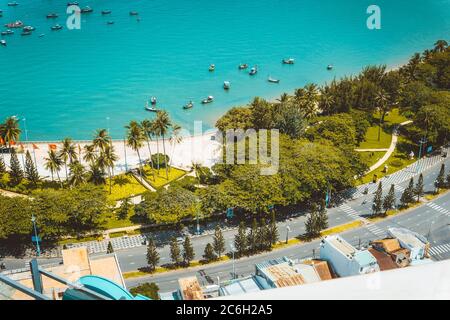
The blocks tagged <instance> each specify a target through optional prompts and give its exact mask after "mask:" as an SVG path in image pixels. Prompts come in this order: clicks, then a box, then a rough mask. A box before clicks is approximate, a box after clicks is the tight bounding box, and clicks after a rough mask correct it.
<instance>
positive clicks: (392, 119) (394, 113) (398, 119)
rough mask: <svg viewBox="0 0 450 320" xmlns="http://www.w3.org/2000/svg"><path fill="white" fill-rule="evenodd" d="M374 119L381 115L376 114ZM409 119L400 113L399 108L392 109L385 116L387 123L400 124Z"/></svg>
mask: <svg viewBox="0 0 450 320" xmlns="http://www.w3.org/2000/svg"><path fill="white" fill-rule="evenodd" d="M374 119H376V120H378V119H380V115H379V114H375V115H374ZM408 120H409V119H408V118H406V117H405V116H403V115H401V114H400V110H399V109H398V108H394V109H392V110H391V111H390V112H389V114H388V115H387V116H385V117H384V123H385V124H387V125H393V124H400V123H402V122H405V121H408Z"/></svg>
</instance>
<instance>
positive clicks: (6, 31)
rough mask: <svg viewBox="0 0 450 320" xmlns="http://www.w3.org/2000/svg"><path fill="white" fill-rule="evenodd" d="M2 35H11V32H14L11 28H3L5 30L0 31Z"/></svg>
mask: <svg viewBox="0 0 450 320" xmlns="http://www.w3.org/2000/svg"><path fill="white" fill-rule="evenodd" d="M1 34H2V36H9V35H12V34H14V31H12V30H9V29H8V30H5V31H2V33H1Z"/></svg>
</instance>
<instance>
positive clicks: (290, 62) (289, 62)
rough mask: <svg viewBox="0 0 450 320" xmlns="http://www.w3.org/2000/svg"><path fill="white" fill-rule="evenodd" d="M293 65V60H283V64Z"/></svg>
mask: <svg viewBox="0 0 450 320" xmlns="http://www.w3.org/2000/svg"><path fill="white" fill-rule="evenodd" d="M294 63H295V59H294V58H289V59H283V64H294Z"/></svg>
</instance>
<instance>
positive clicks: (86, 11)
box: [80, 6, 94, 13]
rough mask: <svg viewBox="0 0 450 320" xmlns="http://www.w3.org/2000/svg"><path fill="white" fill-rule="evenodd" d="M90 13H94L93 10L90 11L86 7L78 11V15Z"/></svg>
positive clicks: (89, 8)
mask: <svg viewBox="0 0 450 320" xmlns="http://www.w3.org/2000/svg"><path fill="white" fill-rule="evenodd" d="M91 12H94V9H92V8H91V7H89V6H86V7H84V8H82V9H81V10H80V13H91Z"/></svg>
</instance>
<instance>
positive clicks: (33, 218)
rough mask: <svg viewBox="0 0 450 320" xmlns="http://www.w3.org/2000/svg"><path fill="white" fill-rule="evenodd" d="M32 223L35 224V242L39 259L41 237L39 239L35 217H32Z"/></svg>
mask: <svg viewBox="0 0 450 320" xmlns="http://www.w3.org/2000/svg"><path fill="white" fill-rule="evenodd" d="M31 222H32V223H33V229H34V240H35V241H36V253H37V256H38V257H39V256H40V255H41V248H40V247H39V237H38V233H37V228H36V217H35V216H34V215H31ZM31 240H33V239H31Z"/></svg>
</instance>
